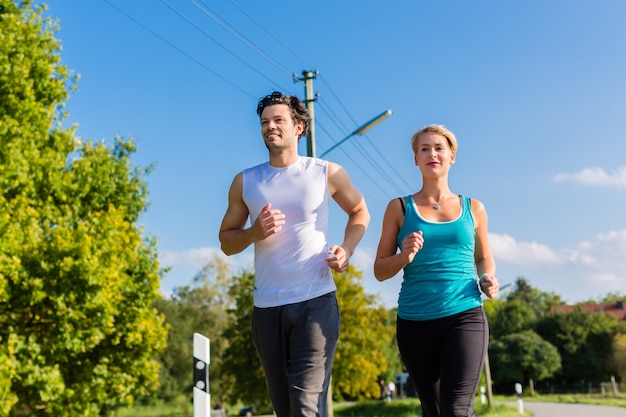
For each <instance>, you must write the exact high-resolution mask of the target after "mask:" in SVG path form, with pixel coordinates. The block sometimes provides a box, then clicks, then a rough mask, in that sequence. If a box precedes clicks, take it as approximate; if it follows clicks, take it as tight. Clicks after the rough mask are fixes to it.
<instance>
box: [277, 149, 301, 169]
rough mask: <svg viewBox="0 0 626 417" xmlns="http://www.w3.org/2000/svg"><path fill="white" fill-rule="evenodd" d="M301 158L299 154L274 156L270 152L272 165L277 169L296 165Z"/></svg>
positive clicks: (289, 153) (281, 153)
mask: <svg viewBox="0 0 626 417" xmlns="http://www.w3.org/2000/svg"><path fill="white" fill-rule="evenodd" d="M299 158H300V155H298V152H297V151H296V152H286V151H284V152H280V153H277V154H272V153H271V152H270V165H271V166H273V167H275V168H284V167H288V166H289V165H292V164H295V163H296V161H297V160H298V159H299Z"/></svg>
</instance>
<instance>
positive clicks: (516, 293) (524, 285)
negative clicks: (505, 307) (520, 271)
mask: <svg viewBox="0 0 626 417" xmlns="http://www.w3.org/2000/svg"><path fill="white" fill-rule="evenodd" d="M506 300H507V301H514V300H517V301H519V302H521V303H523V304H526V305H527V306H529V307H530V308H532V309H533V311H534V312H535V315H536V316H537V317H543V316H545V315H548V314H550V312H551V311H552V307H553V306H558V305H563V304H565V303H564V302H563V301H562V300H561V297H560V296H558V295H556V294H555V293H552V292H545V291H541V290H539V289H537V288H534V287H532V286H531V285H530V284H529V283H528V281H527V280H526V278H524V277H521V276H520V277H517V279H516V280H515V289H514V290H513V291H511V292H510V293H508V294H507V297H506Z"/></svg>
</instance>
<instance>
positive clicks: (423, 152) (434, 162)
mask: <svg viewBox="0 0 626 417" xmlns="http://www.w3.org/2000/svg"><path fill="white" fill-rule="evenodd" d="M454 160H455V154H454V152H452V150H451V149H450V144H449V143H448V140H447V139H446V138H445V137H444V136H442V135H438V134H436V133H428V132H424V133H422V134H420V135H419V138H418V146H417V152H416V153H415V165H417V166H418V167H420V170H421V171H422V174H424V175H429V174H441V173H447V172H448V170H449V169H450V166H451V165H452V164H454Z"/></svg>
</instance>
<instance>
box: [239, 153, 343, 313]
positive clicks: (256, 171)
mask: <svg viewBox="0 0 626 417" xmlns="http://www.w3.org/2000/svg"><path fill="white" fill-rule="evenodd" d="M242 193H243V201H244V202H245V203H246V205H247V206H248V211H249V213H250V222H251V223H254V221H255V220H256V218H257V216H258V215H259V213H260V212H261V209H262V208H263V207H265V205H266V204H267V203H271V204H272V207H271V208H272V210H273V209H278V210H280V211H281V212H282V213H283V214H284V215H285V224H284V225H283V228H282V229H281V230H280V231H279V232H278V233H276V234H274V235H272V236H269V237H267V238H266V239H264V240H261V241H257V242H255V243H254V268H255V273H256V282H255V288H254V305H255V306H256V307H276V306H280V305H286V304H293V303H298V302H301V301H306V300H310V299H313V298H315V297H319V296H321V295H324V294H327V293H329V292H331V291H335V290H336V289H337V287H336V286H335V283H334V281H333V279H332V275H331V272H330V268H329V267H328V266H327V265H326V263H325V261H324V260H325V259H326V257H327V253H328V242H327V237H326V236H327V231H328V204H329V201H330V194H329V192H328V162H327V161H325V160H321V159H317V158H308V157H300V158H299V159H298V161H297V162H295V163H294V164H292V165H290V166H288V167H284V168H275V167H272V166H271V165H270V164H269V163H268V162H266V163H264V164H261V165H257V166H255V167H252V168H249V169H246V170H244V171H243V191H242Z"/></svg>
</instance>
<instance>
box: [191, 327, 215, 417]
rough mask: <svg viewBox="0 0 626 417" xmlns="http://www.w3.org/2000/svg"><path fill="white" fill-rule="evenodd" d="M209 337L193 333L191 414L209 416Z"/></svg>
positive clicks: (196, 416) (201, 416) (198, 416)
mask: <svg viewBox="0 0 626 417" xmlns="http://www.w3.org/2000/svg"><path fill="white" fill-rule="evenodd" d="M210 346H211V344H210V342H209V339H208V338H206V337H204V336H202V335H201V334H200V333H194V334H193V416H194V417H210V416H211V394H210V393H209V363H210V362H211V359H210V350H211V349H210Z"/></svg>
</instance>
